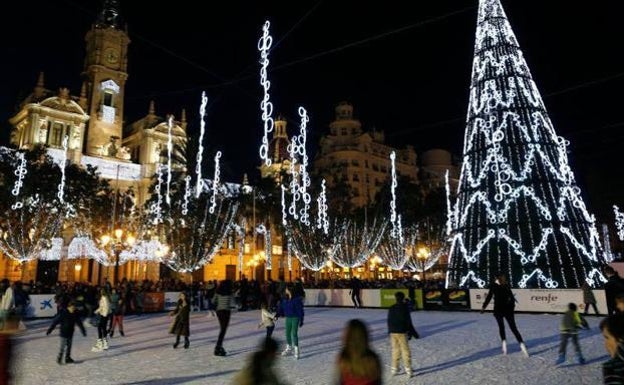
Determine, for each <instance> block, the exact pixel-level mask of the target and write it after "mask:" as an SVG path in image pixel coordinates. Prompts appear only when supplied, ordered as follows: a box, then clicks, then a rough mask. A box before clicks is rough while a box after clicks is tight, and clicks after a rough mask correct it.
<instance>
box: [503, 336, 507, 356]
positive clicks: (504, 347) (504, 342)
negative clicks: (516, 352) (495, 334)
mask: <svg viewBox="0 0 624 385" xmlns="http://www.w3.org/2000/svg"><path fill="white" fill-rule="evenodd" d="M506 354H507V341H505V340H503V355H506Z"/></svg>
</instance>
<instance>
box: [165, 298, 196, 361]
mask: <svg viewBox="0 0 624 385" xmlns="http://www.w3.org/2000/svg"><path fill="white" fill-rule="evenodd" d="M169 315H171V316H174V317H175V318H174V319H173V322H172V323H171V327H170V328H169V333H170V334H175V336H176V340H175V343H174V344H173V348H174V349H176V348H177V347H178V345H180V336H184V349H188V348H189V346H190V345H191V342H190V341H189V335H190V334H191V332H190V315H191V306H190V304H189V302H188V299H187V296H186V293H185V292H181V293H180V299H179V300H178V304H177V305H176V308H175V310H174V311H172V312H171V313H169Z"/></svg>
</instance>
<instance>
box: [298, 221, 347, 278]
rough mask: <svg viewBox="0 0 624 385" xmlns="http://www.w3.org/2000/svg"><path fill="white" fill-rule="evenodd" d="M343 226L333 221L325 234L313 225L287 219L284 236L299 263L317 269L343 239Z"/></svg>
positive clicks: (323, 264) (322, 266) (324, 262)
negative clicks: (309, 225)
mask: <svg viewBox="0 0 624 385" xmlns="http://www.w3.org/2000/svg"><path fill="white" fill-rule="evenodd" d="M345 227H346V225H345V224H342V225H339V224H338V223H337V222H333V224H332V226H331V228H330V231H328V233H327V234H325V233H324V232H323V231H322V230H319V229H317V228H316V227H315V226H311V227H308V226H306V225H305V224H303V223H302V222H300V221H296V220H295V221H288V225H287V226H286V237H287V238H288V239H289V241H290V246H291V249H292V253H293V254H294V255H295V257H296V258H297V259H298V260H299V262H300V263H301V265H302V266H303V267H305V268H306V269H308V270H312V271H319V270H321V269H323V268H324V267H325V265H326V264H327V262H328V261H330V260H332V258H333V257H334V254H335V253H336V249H337V248H338V245H339V244H340V243H341V242H342V241H343V240H344V237H345Z"/></svg>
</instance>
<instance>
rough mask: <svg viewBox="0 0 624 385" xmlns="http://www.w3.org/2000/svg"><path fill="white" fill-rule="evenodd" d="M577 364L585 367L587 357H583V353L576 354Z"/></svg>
mask: <svg viewBox="0 0 624 385" xmlns="http://www.w3.org/2000/svg"><path fill="white" fill-rule="evenodd" d="M576 362H577V363H578V364H579V365H585V357H583V355H582V354H581V353H577V354H576Z"/></svg>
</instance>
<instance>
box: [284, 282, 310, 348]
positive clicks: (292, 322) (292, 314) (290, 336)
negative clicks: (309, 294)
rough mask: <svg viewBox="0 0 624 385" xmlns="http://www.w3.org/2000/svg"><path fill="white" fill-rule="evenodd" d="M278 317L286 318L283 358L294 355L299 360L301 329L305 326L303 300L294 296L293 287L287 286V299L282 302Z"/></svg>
mask: <svg viewBox="0 0 624 385" xmlns="http://www.w3.org/2000/svg"><path fill="white" fill-rule="evenodd" d="M278 315H279V316H280V317H285V321H284V323H285V325H284V326H285V328H286V344H287V345H286V348H285V349H284V351H283V352H282V355H283V356H287V355H289V354H291V353H294V356H295V359H299V355H300V353H301V352H300V350H299V328H300V327H302V326H303V316H304V313H303V298H302V297H301V296H298V295H295V294H294V289H293V287H292V286H287V287H286V290H285V297H284V298H283V299H282V301H281V302H280V306H279V311H278Z"/></svg>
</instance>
